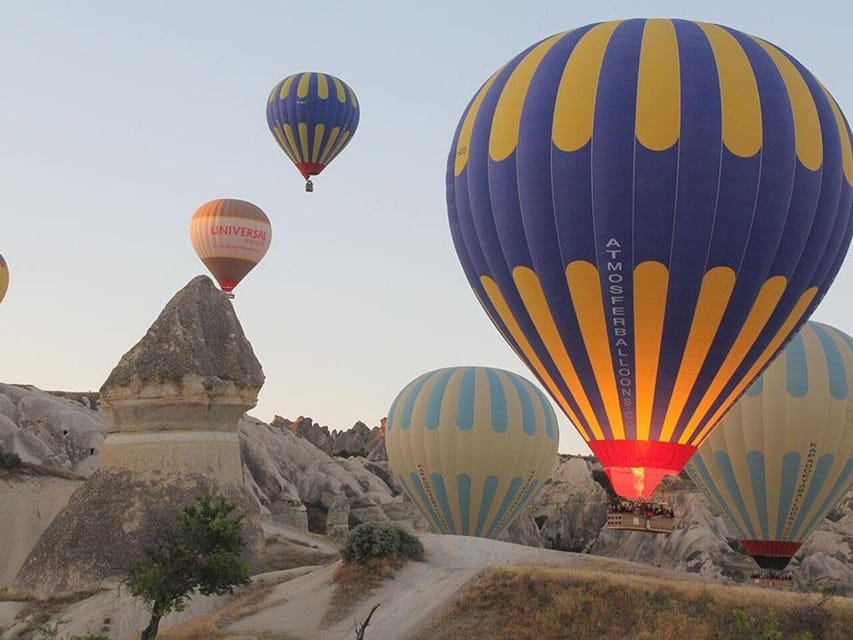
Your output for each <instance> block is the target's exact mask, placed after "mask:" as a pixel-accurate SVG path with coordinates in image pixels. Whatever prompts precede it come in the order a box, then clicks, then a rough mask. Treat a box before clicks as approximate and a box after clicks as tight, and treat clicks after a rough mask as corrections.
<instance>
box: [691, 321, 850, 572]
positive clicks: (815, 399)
mask: <svg viewBox="0 0 853 640" xmlns="http://www.w3.org/2000/svg"><path fill="white" fill-rule="evenodd" d="M686 469H687V473H688V474H690V477H691V478H693V480H694V481H695V482H696V484H697V485H698V486H699V488H700V489H701V490H702V492H703V493H704V494H705V496H706V497H707V498H708V499H709V500H710V501H711V502H712V503H714V504H715V505H716V506H717V508H718V509H719V510H720V511H721V512H722V513H723V514H725V515H726V517H727V519H728V520H729V522H731V523H732V525H734V528H735V530H736V531H737V532H738V535H739V537H740V538H741V540H742V541H743V544H744V547H745V548H746V550H747V552H748V553H749V554H750V555H752V556H753V557H754V558H755V559H756V561H757V562H758V564H759V565H761V566H762V567H764V568H771V569H783V568H784V567H785V565H787V564H788V560H790V558H791V557H792V556H793V555H794V554H795V553H796V552H797V550H798V549H799V547H800V545H801V543H802V542H803V540H805V539H806V538H807V537H808V535H809V533H811V532H812V531H813V530H814V528H815V527H816V526H817V525H818V524H820V523H821V522H822V521H823V519H824V518H825V517H826V514H827V513H829V511H831V510H832V509H833V507H835V506H836V505H837V504H838V503H839V502H840V501H841V499H842V498H843V497H844V495H845V494H846V493H847V491H848V490H849V489H850V486H851V484H852V483H853V338H851V337H850V336H848V335H846V334H844V333H842V332H841V331H838V330H837V329H833V328H832V327H828V326H826V325H823V324H819V323H817V322H808V323H806V324H805V325H804V326H803V328H802V330H801V331H800V332H799V333H798V334H797V335H796V336H795V337H794V338H793V340H791V342H790V344H789V345H788V346H787V347H786V348H785V350H784V351H783V352H782V353H781V354H780V355H779V357H778V358H777V359H776V360H774V361H773V364H771V365H770V367H768V369H767V371H765V372H764V374H763V375H762V376H761V377H760V378H759V379H758V381H757V382H756V383H755V384H754V385H752V387H750V389H749V391H747V392H746V395H744V396H743V397H742V398H741V399H740V400H739V401H738V402H737V403H735V405H734V406H733V407H732V409H731V411H729V413H728V414H727V415H726V417H725V418H724V419H723V421H722V423H720V426H719V427H717V428H716V429H715V430H714V432H713V433H712V434H711V435H710V436H709V437H708V439H707V440H706V441H705V442H704V443H703V444H702V446H701V447H700V448H699V450H698V451H697V452H696V455H694V456H693V458H692V459H691V460H690V462H689V463H688V464H687V467H686Z"/></svg>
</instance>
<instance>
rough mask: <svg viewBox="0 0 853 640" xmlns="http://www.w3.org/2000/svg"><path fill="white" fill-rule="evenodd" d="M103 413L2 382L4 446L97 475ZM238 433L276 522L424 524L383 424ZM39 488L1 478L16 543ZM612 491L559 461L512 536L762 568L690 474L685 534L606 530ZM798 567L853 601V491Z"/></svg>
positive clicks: (247, 467) (685, 563)
mask: <svg viewBox="0 0 853 640" xmlns="http://www.w3.org/2000/svg"><path fill="white" fill-rule="evenodd" d="M97 407H98V398H97V394H92V393H83V394H74V393H48V392H44V391H41V390H39V389H36V388H34V387H29V386H18V385H9V384H0V450H3V451H12V452H15V453H17V454H18V455H19V456H20V457H21V458H22V459H24V460H26V461H29V462H34V463H39V464H44V465H47V466H51V467H56V468H64V469H68V470H72V471H74V472H76V473H78V474H80V475H82V476H90V475H91V474H92V473H93V472H94V470H95V469H96V468H97V454H98V450H99V448H100V446H101V444H102V443H103V439H104V422H103V418H102V416H101V414H100V413H99V411H97V410H96V409H97ZM239 437H240V447H241V452H242V457H243V463H244V469H243V475H244V480H245V483H246V485H247V487H248V488H249V489H250V491H251V493H252V494H253V495H254V497H255V499H256V500H257V502H258V504H259V505H260V508H261V512H262V514H265V517H266V519H267V520H268V521H272V522H278V523H280V524H283V525H287V526H290V527H296V528H298V529H301V530H303V531H306V532H312V533H317V534H322V535H324V536H327V537H328V538H329V539H331V540H332V541H335V540H338V541H339V540H340V539H341V538H342V537H343V536H344V535H345V534H346V532H347V531H348V530H349V529H350V528H351V527H353V526H355V525H357V524H359V523H361V522H365V521H370V520H384V519H390V520H395V521H400V522H402V523H405V524H406V525H407V526H410V527H412V528H414V529H421V530H424V529H425V527H426V523H425V522H424V521H423V519H422V518H421V517H420V515H419V514H418V513H417V512H416V511H415V509H414V508H413V507H412V505H411V503H410V502H409V501H408V500H407V499H406V498H405V497H404V496H403V495H402V494H401V492H400V489H399V487H398V486H396V483H395V482H394V480H393V477H392V476H391V474H390V472H389V469H388V464H387V462H386V459H385V450H384V429H383V425H382V424H380V425H377V426H375V427H373V428H370V427H368V426H367V425H365V424H364V423H362V422H358V423H356V424H355V425H354V426H353V428H351V429H349V430H340V431H338V430H330V429H328V428H327V427H325V426H321V425H319V424H317V423H315V422H314V421H313V420H311V419H310V418H307V417H299V418H297V419H295V420H289V419H286V418H281V417H276V418H275V419H274V420H273V421H272V422H271V423H270V424H267V423H264V422H261V421H260V420H257V419H255V418H251V417H248V416H247V417H244V418H243V420H242V421H241V423H240V431H239ZM0 480H2V479H0ZM68 482H70V483H72V484H69V485H68V486H67V487H66V486H65V485H63V488H62V489H61V490H60V491H59V495H60V497H59V498H57V500H59V501H60V502H62V501H63V500H67V499H68V495H70V493H71V491H72V490H73V488H74V487H76V486H77V485H76V484H73V481H70V480H69V481H68ZM31 484H32V479H27V478H18V479H17V480H16V481H15V482H11V481H5V482H0V492H1V493H2V497H3V500H4V502H3V503H4V504H5V503H9V504H11V503H14V504H15V505H16V507H15V511H14V512H13V513H14V514H17V515H13V518H12V523H11V525H12V526H11V528H10V529H7V531H10V530H11V531H15V530H18V529H19V528H20V529H21V530H26V531H27V536H26V538H27V540H24V541H22V540H20V539H18V538H20V536H18V538H16V542H15V544H16V545H17V547H20V546H21V545H24V544H26V543H29V544H34V543H35V541H36V539H37V538H38V536H39V535H40V534H41V532H42V531H43V530H44V528H45V527H46V526H47V522H45V520H47V519H48V518H45V517H41V516H40V517H39V518H36V517H34V516H27V515H26V514H27V513H28V510H27V509H26V505H27V501H29V500H32V495H33V487H32V486H31ZM77 484H79V481H77ZM608 491H609V484H608V483H607V480H606V476H605V475H604V473H603V471H602V470H601V468H600V466H599V465H598V464H597V462H596V461H595V459H594V458H588V457H579V456H561V459H560V463H559V465H558V466H557V467H556V468H555V470H554V472H553V474H552V477H551V480H550V481H549V482H548V483H547V484H546V486H545V488H544V490H543V491H542V493H541V494H540V496H539V498H538V500H537V502H536V503H535V504H534V505H532V506H531V507H530V508H529V509H528V510H527V512H526V513H525V514H523V515H522V517H520V518H519V520H518V521H517V522H516V523H514V524H513V526H512V527H511V528H510V530H509V531H508V532H507V534H506V535H505V539H507V540H509V541H512V542H520V543H523V544H527V545H531V546H542V547H547V548H552V549H559V550H565V551H576V552H583V553H591V554H596V555H602V556H610V557H614V558H622V559H630V560H635V561H639V562H645V563H647V564H650V565H653V566H657V567H662V568H666V569H675V570H679V571H684V572H691V573H698V574H701V575H704V576H708V577H716V578H723V579H724V578H731V579H735V580H743V579H745V578H746V577H748V575H749V574H750V573H751V572H752V571H753V570H754V569H755V565H754V563H753V562H752V560H751V558H749V556H747V555H745V554H744V553H742V550H741V549H740V548H739V545H738V543H737V541H736V540H735V539H734V538H733V536H732V535H731V533H730V532H729V530H728V528H727V526H726V523H725V521H724V520H723V518H722V517H721V516H720V515H719V514H718V513H716V512H714V511H713V510H712V508H711V507H710V506H709V504H708V503H707V502H706V501H705V500H704V498H703V497H702V496H701V495H700V494H699V493H698V491H697V490H696V489H695V487H694V486H693V485H692V483H691V482H690V481H689V480H688V479H687V478H686V477H679V478H671V479H670V480H669V481H668V482H665V483H664V484H663V486H662V488H661V489H660V491H659V493H658V497H659V498H662V499H665V500H667V501H668V502H669V503H670V504H672V505H673V506H674V508H675V510H676V513H677V514H678V515H679V516H680V524H679V527H678V528H677V529H676V530H675V531H674V532H673V533H672V534H671V535H670V536H655V535H648V534H643V533H632V532H616V531H612V530H608V529H605V528H604V522H605V519H606V509H607V503H608V500H609V497H608ZM16 496H17V497H16ZM54 502H55V501H54ZM51 510H52V512H53V513H55V510H56V505H53V504H52V503H51ZM4 511H5V509H4ZM41 515H42V516H43V515H44V514H41ZM16 518H17V520H16ZM0 537H3V538H4V539H3V540H0V546H3V547H5V546H6V543H7V540H6V537H7V534H2V533H0ZM17 547H16V549H17ZM25 552H26V549H25V548H24V549H17V551H16V554H13V555H14V556H15V561H16V562H17V566H18V567H19V566H20V564H21V563H22V562H23V557H22V554H24V555H25ZM9 562H10V560H8V556H4V557H0V565H3V563H6V564H9ZM13 569H17V567H12V566H8V567H7V566H0V576H2V577H3V578H4V580H7V581H8V580H9V578H10V574H13ZM791 570H792V575H793V577H794V581H795V586H796V587H797V588H799V589H803V590H806V589H819V590H834V591H836V592H842V593H846V594H848V595H853V492H851V494H850V495H848V498H847V500H846V501H845V502H844V503H842V504H841V505H840V506H839V507H838V508H837V509H836V510H835V511H834V512H833V513H831V514H830V517H829V518H828V519H827V520H826V521H825V522H824V523H823V525H822V526H821V528H820V529H819V530H818V531H816V532H815V533H814V534H813V535H812V536H811V537H810V538H809V539H808V540H807V542H806V543H805V544H804V546H803V548H802V550H801V552H800V553H799V554H798V555H797V556H796V557H795V559H794V561H793V562H792V564H791ZM4 586H8V583H6V584H4V583H3V582H0V588H2V587H4Z"/></svg>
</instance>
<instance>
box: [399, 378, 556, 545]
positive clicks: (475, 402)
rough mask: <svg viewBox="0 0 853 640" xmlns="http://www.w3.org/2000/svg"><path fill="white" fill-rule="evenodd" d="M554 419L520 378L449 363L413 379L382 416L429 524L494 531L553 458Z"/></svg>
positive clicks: (454, 530) (530, 493) (543, 476)
mask: <svg viewBox="0 0 853 640" xmlns="http://www.w3.org/2000/svg"><path fill="white" fill-rule="evenodd" d="M558 441H559V433H558V430H557V416H556V415H554V410H553V409H552V408H551V404H550V402H549V401H548V399H547V398H546V397H545V395H544V394H543V393H542V392H541V391H539V390H538V389H537V388H536V387H535V386H533V384H531V383H530V382H529V381H527V380H525V379H524V378H522V377H521V376H519V375H516V374H514V373H510V372H509V371H503V370H501V369H491V368H488V367H451V368H449V369H439V370H438V371H431V372H430V373H425V374H424V375H422V376H420V377H418V378H415V379H414V380H412V382H410V383H409V384H407V385H406V387H405V388H404V389H403V390H402V391H401V392H400V393H399V394H398V395H397V398H396V400H394V404H393V405H392V406H391V410H390V412H389V413H388V421H387V423H386V432H385V446H386V448H387V450H388V463H389V464H390V466H391V470H392V471H393V472H394V474H395V475H396V477H397V479H398V480H399V481H400V484H401V485H402V486H403V488H404V489H405V491H406V494H407V495H408V496H409V497H410V498H411V499H412V500H413V501H414V502H415V504H416V505H417V506H418V508H419V509H420V510H421V513H423V515H424V517H425V518H426V520H427V521H428V522H429V524H430V526H431V527H432V528H433V530H434V531H436V532H439V533H450V534H457V535H470V536H480V537H484V538H496V537H497V536H499V535H500V534H501V532H502V531H503V530H504V529H506V528H507V527H508V526H509V525H510V523H511V522H512V521H513V520H514V519H515V517H516V516H517V515H518V514H519V512H520V511H521V510H522V509H523V508H524V506H525V505H526V504H528V503H529V502H530V500H531V499H532V498H533V497H534V496H535V495H536V493H537V492H538V491H539V488H540V487H541V486H542V484H543V483H544V482H545V481H546V480H547V479H548V477H549V475H550V473H551V470H552V469H553V468H554V465H555V464H556V462H557V444H558Z"/></svg>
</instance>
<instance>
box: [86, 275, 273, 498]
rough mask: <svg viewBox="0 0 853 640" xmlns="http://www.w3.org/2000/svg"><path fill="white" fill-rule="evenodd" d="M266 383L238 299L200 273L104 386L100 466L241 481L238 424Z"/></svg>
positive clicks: (162, 314)
mask: <svg viewBox="0 0 853 640" xmlns="http://www.w3.org/2000/svg"><path fill="white" fill-rule="evenodd" d="M263 383H264V374H263V370H262V369H261V365H260V363H259V362H258V359H257V358H256V357H255V353H254V351H253V350H252V345H251V344H250V343H249V341H248V340H247V339H246V336H245V334H244V333H243V328H242V327H241V326H240V321H239V320H238V319H237V315H236V313H235V312H234V307H233V306H232V305H231V301H230V300H229V299H228V298H227V297H226V296H225V295H224V294H223V293H222V292H221V291H219V290H218V289H217V288H216V286H215V285H214V284H213V282H212V281H211V280H210V279H209V278H207V277H206V276H198V277H196V278H194V279H193V280H192V281H190V283H189V284H187V285H186V286H185V287H184V288H183V289H181V290H180V291H179V292H178V293H177V294H176V295H175V296H174V297H173V298H172V299H171V300H170V301H169V303H168V304H167V305H166V307H165V308H164V309H163V311H162V313H161V314H160V316H159V317H158V318H157V320H156V321H155V322H154V324H153V325H151V328H150V329H148V332H147V333H146V334H145V336H144V337H143V338H142V340H140V341H139V343H137V345H136V346H134V347H133V348H132V349H131V350H130V351H128V352H127V353H126V354H125V355H124V356H123V357H122V358H121V360H120V361H119V363H118V365H117V366H116V367H115V369H113V371H112V373H111V374H110V375H109V377H108V378H107V381H106V382H105V383H104V385H103V386H102V387H101V396H100V397H101V405H102V407H103V410H104V414H105V418H106V423H107V437H106V440H105V441H104V444H103V447H102V448H101V451H100V466H101V468H109V467H117V468H121V469H127V470H130V471H132V472H134V473H140V474H154V475H164V474H165V475H171V474H173V473H201V474H205V475H207V476H209V477H211V478H215V479H216V480H217V481H218V482H220V483H226V484H227V483H235V484H238V485H239V484H242V482H243V476H242V464H241V461H240V445H239V442H238V439H237V425H238V422H239V420H240V417H241V416H242V415H243V414H244V413H245V412H246V411H248V410H249V409H251V408H252V407H254V406H255V404H256V403H257V397H258V392H259V391H260V389H261V386H262V385H263Z"/></svg>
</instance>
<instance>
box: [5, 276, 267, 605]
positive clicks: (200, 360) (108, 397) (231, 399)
mask: <svg viewBox="0 0 853 640" xmlns="http://www.w3.org/2000/svg"><path fill="white" fill-rule="evenodd" d="M263 380H264V377H263V372H262V370H261V366H260V364H259V363H258V361H257V359H256V358H255V355H254V353H253V351H252V347H251V345H250V344H249V342H248V341H247V340H246V337H245V335H244V334H243V330H242V328H241V326H240V323H239V321H238V320H237V316H236V314H235V313H234V309H233V307H232V306H231V303H230V302H229V301H228V299H227V298H226V297H225V296H224V295H222V293H221V292H220V291H218V290H217V289H216V287H215V286H214V285H213V283H212V282H211V281H210V280H209V279H208V278H206V277H204V276H200V277H198V278H195V279H194V280H192V281H191V282H190V283H189V284H188V285H187V286H186V287H184V289H182V290H181V291H179V292H178V293H177V294H176V295H175V296H174V298H172V300H171V301H170V302H169V303H168V305H167V306H166V308H165V309H164V310H163V312H162V313H161V314H160V316H159V317H158V318H157V320H156V321H155V322H154V324H153V325H152V326H151V328H150V329H149V330H148V332H147V333H146V335H145V337H143V338H142V340H140V342H139V343H138V344H137V345H136V346H135V347H133V348H132V349H131V350H130V351H129V352H128V353H127V354H125V355H124V357H123V358H122V359H121V361H120V362H119V364H118V365H117V366H116V368H115V369H114V370H113V372H112V373H111V374H110V376H109V378H108V379H107V381H106V382H105V383H104V385H103V387H102V388H101V393H100V400H101V406H102V408H103V411H104V414H105V422H106V432H107V437H106V440H105V441H104V443H103V446H102V447H101V450H100V460H99V462H100V468H99V469H98V471H96V472H95V473H94V474H93V475H92V476H91V477H90V478H89V480H88V481H87V482H86V483H85V484H84V485H83V486H82V487H80V488H79V489H78V490H77V491H76V492H75V493H74V494H73V495H72V497H71V499H70V500H69V502H68V505H67V506H66V507H65V508H64V509H63V510H62V511H61V512H60V513H59V515H57V517H56V518H55V519H54V520H53V522H52V523H51V524H50V526H49V527H48V528H47V529H46V530H45V532H44V533H43V534H42V536H41V538H40V539H39V541H38V543H37V544H36V545H35V547H34V548H33V550H32V551H31V552H30V554H29V556H28V557H27V560H26V561H25V562H24V565H23V567H22V568H21V570H20V572H19V573H18V575H17V577H16V579H15V582H14V586H15V587H17V588H21V589H26V590H29V591H32V592H34V593H36V594H38V595H56V594H58V593H65V592H74V591H80V590H83V589H88V588H92V587H95V586H97V585H98V584H100V583H101V582H102V581H103V580H105V579H110V578H114V577H117V576H120V575H122V573H123V572H125V571H126V569H127V568H128V567H129V565H130V563H131V562H132V561H133V560H134V559H135V558H137V557H139V554H140V552H141V550H142V549H143V548H145V547H146V546H148V545H150V544H151V543H152V542H153V541H154V539H155V538H156V536H157V533H158V531H162V530H163V529H164V528H167V527H171V526H172V525H173V523H175V522H176V521H177V520H178V519H179V518H180V513H181V510H182V509H183V508H184V507H185V506H187V505H188V504H190V503H192V502H193V501H194V498H195V497H196V496H198V495H199V494H201V493H211V494H216V495H224V496H226V497H227V498H229V499H230V500H231V501H232V502H234V503H236V504H237V506H238V508H239V512H240V513H241V514H242V515H243V517H244V528H243V536H244V540H245V541H246V543H247V547H246V557H247V559H249V560H250V561H252V560H257V559H259V556H260V553H261V552H262V550H263V535H262V532H261V528H260V513H259V511H258V506H257V502H256V500H255V499H254V497H253V495H252V493H251V491H250V490H249V489H247V488H246V487H245V486H244V483H243V464H242V461H241V459H240V445H239V438H238V435H237V429H238V424H239V421H240V418H241V416H242V415H243V413H244V412H245V411H246V410H247V409H250V408H251V407H253V406H254V405H255V403H256V399H257V394H258V391H259V390H260V388H261V385H262V384H263Z"/></svg>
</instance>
